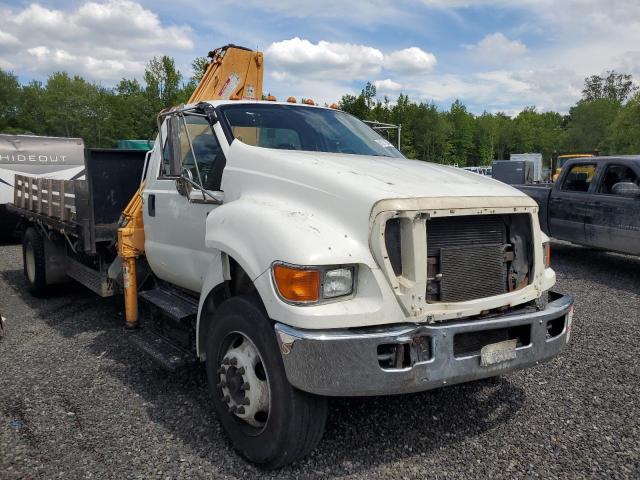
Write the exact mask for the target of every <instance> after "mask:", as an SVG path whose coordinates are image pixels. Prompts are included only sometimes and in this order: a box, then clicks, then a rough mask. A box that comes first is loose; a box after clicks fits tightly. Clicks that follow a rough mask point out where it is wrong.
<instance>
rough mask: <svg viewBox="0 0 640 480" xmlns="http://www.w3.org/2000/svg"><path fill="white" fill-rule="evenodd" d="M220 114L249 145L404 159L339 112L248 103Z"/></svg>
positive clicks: (352, 119)
mask: <svg viewBox="0 0 640 480" xmlns="http://www.w3.org/2000/svg"><path fill="white" fill-rule="evenodd" d="M220 110H221V111H222V113H223V116H224V118H225V120H226V121H227V123H228V124H229V127H230V128H231V131H232V133H233V136H234V138H237V139H238V140H240V141H242V142H243V143H246V144H249V145H253V146H257V147H264V148H275V149H281V150H302V151H308V152H329V153H346V154H352V155H375V156H381V157H396V158H403V155H402V153H400V152H399V151H398V150H397V149H396V148H395V147H394V146H393V145H392V144H391V143H390V142H389V141H387V140H386V139H384V138H383V137H381V136H380V135H378V134H377V133H376V132H375V131H373V130H372V129H371V128H370V127H368V126H367V125H365V124H364V123H363V122H361V121H360V120H358V119H357V118H355V117H353V116H351V115H349V114H347V113H344V112H341V111H338V110H330V109H326V108H313V107H304V106H300V105H278V104H274V105H268V104H267V105H265V104H246V103H239V104H236V105H223V106H221V107H220Z"/></svg>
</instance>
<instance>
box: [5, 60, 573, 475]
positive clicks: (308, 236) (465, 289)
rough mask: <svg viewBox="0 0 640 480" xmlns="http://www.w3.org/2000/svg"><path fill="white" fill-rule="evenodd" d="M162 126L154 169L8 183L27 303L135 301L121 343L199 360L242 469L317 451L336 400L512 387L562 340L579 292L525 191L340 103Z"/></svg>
mask: <svg viewBox="0 0 640 480" xmlns="http://www.w3.org/2000/svg"><path fill="white" fill-rule="evenodd" d="M247 55H248V56H249V57H250V58H249V57H248V58H249V59H250V61H251V62H254V63H253V64H255V59H254V56H251V55H253V54H247ZM216 58H219V57H216ZM256 58H258V60H259V59H260V58H259V57H256ZM212 65H213V66H212V67H210V68H211V69H213V68H218V67H220V64H216V63H214V64H212ZM220 68H221V67H220ZM210 83H211V85H212V88H218V87H216V85H217V84H216V83H215V81H213V80H212V82H210ZM224 85H226V84H224ZM249 87H250V85H249V84H248V83H247V84H246V91H254V89H253V88H249ZM223 90H224V88H223ZM159 132H160V133H159V135H158V138H157V139H156V141H155V145H154V148H153V150H151V151H150V152H149V153H148V154H147V156H146V158H144V159H143V158H142V157H141V156H140V154H139V152H124V153H123V152H120V153H119V154H118V155H116V154H115V153H114V152H112V151H94V152H88V153H87V155H85V164H86V165H85V166H86V168H87V180H86V181H84V180H74V181H73V182H69V181H66V182H63V181H59V182H57V183H56V182H55V181H53V180H38V179H35V180H34V179H32V178H27V177H18V178H17V180H16V185H18V186H19V188H17V189H16V193H15V202H14V205H11V206H10V208H11V211H12V212H13V213H15V214H17V215H20V216H21V218H22V219H23V221H24V222H26V224H27V228H26V230H25V231H26V233H25V237H24V243H23V249H24V250H23V251H24V259H25V274H26V277H27V280H28V281H29V284H30V286H31V289H32V291H33V292H41V291H42V290H43V288H44V287H46V286H47V285H48V284H50V283H53V282H54V281H58V280H62V279H63V278H64V277H65V276H68V277H71V278H73V279H76V280H78V281H81V282H82V283H84V284H85V285H87V286H88V287H89V288H91V289H92V290H93V291H95V292H96V293H98V294H100V295H103V296H106V295H113V294H118V293H119V292H120V291H124V292H125V300H132V299H133V300H135V301H136V302H137V300H138V299H139V300H140V306H141V309H140V310H141V315H140V322H139V326H140V327H141V328H138V329H134V330H133V331H131V332H130V336H129V338H130V339H131V340H132V341H133V342H134V343H135V344H137V345H138V346H140V347H141V348H142V349H143V350H145V351H146V352H148V353H151V354H152V355H153V356H154V358H156V359H158V360H160V362H161V363H162V364H164V365H165V366H168V367H169V368H178V367H180V366H184V365H185V363H190V362H192V361H198V360H200V361H203V362H205V363H206V371H207V376H208V381H209V385H210V390H211V394H212V400H213V406H214V408H215V411H216V413H217V416H218V418H219V420H220V422H221V424H222V426H223V427H224V430H225V432H226V433H227V434H228V436H229V437H230V439H231V441H232V444H233V446H234V447H235V448H236V449H237V450H238V451H239V452H240V453H241V454H242V455H244V456H245V457H246V458H248V459H249V460H251V461H253V462H255V463H258V464H260V465H263V466H265V467H272V468H273V467H278V466H281V465H284V464H287V463H290V462H293V461H295V460H297V459H299V458H301V457H302V456H304V455H305V454H307V453H308V452H310V451H311V450H312V449H313V448H314V447H315V446H316V445H317V443H318V442H319V440H320V438H321V436H322V433H323V430H324V425H325V419H326V415H327V397H330V396H363V395H385V394H401V393H408V392H419V391H424V390H429V389H433V388H437V387H442V386H445V385H451V384H455V383H460V382H466V381H471V380H477V379H481V378H485V377H490V376H494V375H499V374H503V373H506V372H511V371H514V370H517V369H521V368H525V367H529V366H533V365H536V364H538V363H541V362H543V361H545V360H548V359H550V358H552V357H554V356H555V355H557V354H558V353H559V352H560V351H561V350H562V348H563V347H564V345H565V344H566V343H567V341H568V340H569V334H570V331H571V321H572V314H573V300H572V298H571V297H570V296H567V295H559V294H555V293H552V292H551V291H550V289H551V288H552V287H553V285H554V283H555V274H554V272H553V270H552V269H551V268H550V266H549V260H550V254H549V243H548V238H547V237H546V236H545V235H544V234H543V233H542V231H541V230H540V226H539V224H538V215H537V213H538V206H537V204H536V203H535V202H534V201H533V200H532V199H531V198H529V197H528V196H526V195H525V194H523V193H521V192H520V191H518V190H516V189H514V188H512V187H510V186H508V185H506V184H503V183H501V182H498V181H494V180H492V179H491V178H488V177H485V176H481V175H477V174H474V173H471V172H466V171H464V170H461V169H458V168H450V167H445V166H441V165H436V164H431V163H427V162H422V161H419V160H409V159H406V158H405V157H404V156H403V155H402V154H401V153H400V152H399V151H398V150H397V149H396V148H395V147H394V146H393V145H392V144H391V143H390V142H388V141H387V140H386V139H384V138H383V137H381V136H380V135H378V134H377V133H375V132H374V131H373V130H372V129H371V128H369V127H368V126H367V125H365V124H364V123H362V122H361V121H360V120H358V119H356V118H355V117H353V116H351V115H349V114H347V113H345V112H342V111H339V110H337V109H332V108H322V107H317V106H312V105H300V104H294V103H277V102H270V101H248V100H217V101H211V102H200V103H196V104H190V105H185V106H182V107H179V108H175V109H173V110H171V111H168V112H164V113H162V114H161V115H160V116H159ZM140 179H142V186H141V187H140V188H138V187H139V185H140V183H141V182H140ZM136 189H138V192H137V193H135V195H134V192H135V191H136ZM132 196H133V198H132ZM60 199H64V201H61V200H60ZM127 202H129V205H128V206H127V207H126V208H125V209H124V213H123V214H122V215H121V216H120V219H119V220H118V215H120V212H122V211H123V207H124V206H125V205H127ZM140 211H142V214H141V215H140ZM131 212H137V213H134V214H132V213H131ZM136 215H137V216H136ZM116 230H117V236H116V235H115V234H114V232H115V231H116ZM140 232H142V234H143V237H144V240H143V239H142V236H141V235H140ZM116 243H117V245H118V252H116V251H115V247H114V245H115V244H116ZM129 245H130V246H131V248H130V249H128V250H127V251H126V252H125V251H124V250H125V248H124V246H127V248H128V246H129ZM52 259H53V260H52ZM131 292H133V295H131ZM125 304H126V309H125V310H126V318H127V321H128V324H129V325H130V326H135V325H136V321H137V308H133V307H132V308H130V307H131V306H132V305H133V306H134V307H135V306H136V305H135V303H130V302H128V301H126V302H125ZM130 320H135V321H130ZM151 332H155V333H153V335H151ZM145 335H147V336H145ZM150 338H151V339H152V340H149V339H150ZM426 422H427V421H426ZM425 429H428V422H427V423H425Z"/></svg>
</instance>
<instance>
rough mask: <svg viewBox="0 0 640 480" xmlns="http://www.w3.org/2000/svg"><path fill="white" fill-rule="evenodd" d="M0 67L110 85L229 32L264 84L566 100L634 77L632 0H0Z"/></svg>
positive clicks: (516, 102) (637, 57) (323, 90)
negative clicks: (258, 53)
mask: <svg viewBox="0 0 640 480" xmlns="http://www.w3.org/2000/svg"><path fill="white" fill-rule="evenodd" d="M0 9H1V10H2V17H3V19H4V21H3V22H2V24H0V67H1V68H4V69H7V70H11V71H13V72H14V73H16V74H18V75H19V76H20V78H21V79H22V80H30V79H45V78H46V77H47V75H49V74H50V73H52V72H54V71H57V70H67V71H69V72H71V73H78V74H81V75H83V76H85V77H87V78H90V79H91V80H93V81H96V82H100V83H102V84H104V85H107V86H111V85H114V84H115V83H117V81H118V80H119V79H120V78H122V77H138V78H141V76H142V72H143V71H144V65H145V63H146V62H147V61H148V59H149V58H150V57H152V56H154V55H161V54H167V55H171V56H173V57H175V58H176V61H177V63H178V66H179V68H180V70H181V71H182V72H183V74H184V75H185V76H188V75H189V73H190V63H191V60H192V59H193V58H194V57H196V56H202V55H205V54H206V53H207V52H208V51H209V50H211V49H213V48H215V47H217V46H221V45H224V44H227V43H236V44H239V45H244V46H247V47H251V48H259V49H260V50H262V51H264V52H265V68H266V71H265V90H268V91H270V92H271V93H273V94H274V95H276V96H277V97H287V96H289V95H294V96H297V97H311V98H314V99H315V100H316V101H319V102H329V103H331V102H333V101H337V100H339V99H340V97H341V96H342V95H343V94H345V93H358V92H359V91H360V89H361V88H362V87H363V85H364V84H365V83H366V82H367V81H372V82H374V83H375V85H376V86H377V88H378V93H379V96H380V97H381V98H382V97H383V96H385V95H386V96H388V97H389V98H390V99H391V100H392V101H393V100H394V99H396V98H397V96H398V94H399V93H400V92H403V93H406V94H408V95H409V96H410V98H412V99H414V100H419V101H425V102H434V103H436V104H437V105H438V106H440V107H441V108H448V106H449V105H450V104H451V102H453V101H454V100H455V99H457V98H459V99H461V100H462V101H464V102H465V103H466V104H467V105H468V106H469V107H470V109H471V110H472V111H473V112H475V113H481V112H482V111H484V110H487V111H491V112H495V111H504V112H507V113H509V114H515V113H517V112H518V111H520V110H521V109H522V108H524V107H526V106H531V105H535V106H536V107H537V108H539V109H540V110H551V109H553V110H560V111H567V110H568V108H569V107H570V106H571V105H572V104H573V103H574V102H575V101H576V100H577V99H578V98H579V96H580V90H581V87H582V83H583V79H584V77H585V76H587V75H590V74H601V73H604V72H605V71H606V70H609V69H616V70H618V71H623V72H628V73H632V74H635V75H636V76H640V46H639V45H640V2H638V1H637V0H609V1H604V0H564V1H562V2H558V1H554V0H415V1H409V0H397V1H395V2H385V1H381V0H368V1H366V0H351V1H350V2H343V1H338V0H324V1H317V0H314V1H307V0H298V1H294V0H271V1H266V0H262V1H257V0H244V1H243V2H233V1H226V0H222V1H220V0H218V1H213V2H211V1H196V0H187V1H182V2H176V1H167V0H156V1H149V0H93V1H82V0H81V1H64V0H63V1H47V0H43V1H41V2H37V3H34V2H21V1H18V2H9V3H8V2H2V1H1V0H0Z"/></svg>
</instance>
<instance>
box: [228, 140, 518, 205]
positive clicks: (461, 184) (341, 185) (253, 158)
mask: <svg viewBox="0 0 640 480" xmlns="http://www.w3.org/2000/svg"><path fill="white" fill-rule="evenodd" d="M228 156H229V161H228V163H227V169H226V170H225V175H227V170H229V171H230V172H234V173H241V172H242V173H244V174H250V175H251V176H258V177H261V178H262V180H263V181H264V180H266V179H267V178H268V179H269V180H270V181H271V182H275V183H280V184H290V185H295V186H296V187H302V188H305V189H307V190H309V191H315V192H318V193H320V192H323V193H324V194H326V195H330V196H332V197H337V198H340V199H342V200H349V201H355V200H356V199H360V200H365V201H366V202H367V203H368V204H369V208H371V206H372V204H373V203H376V202H377V201H379V200H383V199H392V198H433V197H438V198H439V197H526V195H525V194H523V193H522V192H520V191H519V190H517V189H515V188H513V187H511V186H509V185H507V184H505V183H502V182H499V181H497V180H493V179H491V178H488V177H486V176H483V175H479V174H476V173H472V172H468V171H466V170H462V169H460V168H455V167H448V166H444V165H438V164H434V163H429V162H424V161H420V160H408V159H403V158H389V157H380V156H364V155H348V154H337V153H322V152H300V151H291V150H275V149H267V148H259V147H252V146H249V145H246V144H244V143H242V142H240V141H238V140H236V141H234V142H233V143H232V145H231V147H230V149H229V154H228ZM232 175H233V174H232ZM245 180H246V179H245ZM266 183H270V182H269V181H266ZM245 185H246V184H245ZM296 189H297V188H296ZM243 190H244V189H243ZM358 203H359V202H358ZM505 206H507V205H505Z"/></svg>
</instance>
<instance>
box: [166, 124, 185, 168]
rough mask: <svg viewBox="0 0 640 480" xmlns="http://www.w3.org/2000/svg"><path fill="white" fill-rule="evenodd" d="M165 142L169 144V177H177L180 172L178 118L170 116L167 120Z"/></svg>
mask: <svg viewBox="0 0 640 480" xmlns="http://www.w3.org/2000/svg"><path fill="white" fill-rule="evenodd" d="M167 142H169V149H168V151H169V176H171V177H179V176H180V173H181V171H182V158H181V156H180V118H179V117H178V116H177V115H172V116H170V117H168V118H167Z"/></svg>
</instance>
